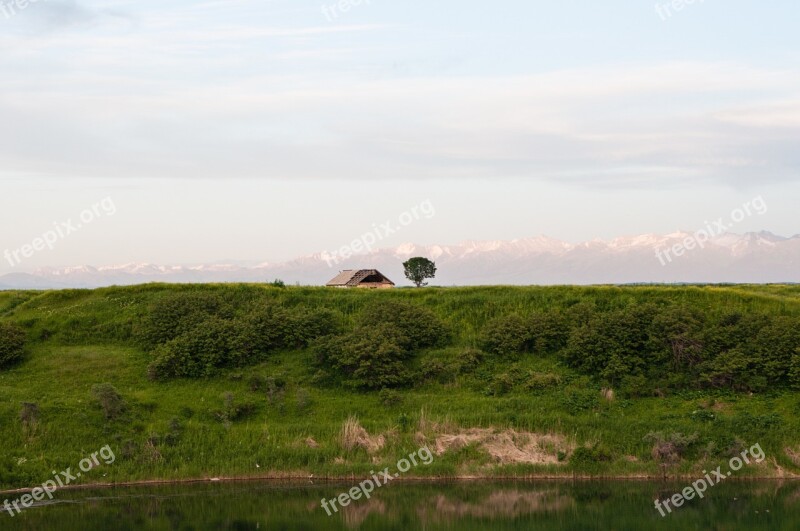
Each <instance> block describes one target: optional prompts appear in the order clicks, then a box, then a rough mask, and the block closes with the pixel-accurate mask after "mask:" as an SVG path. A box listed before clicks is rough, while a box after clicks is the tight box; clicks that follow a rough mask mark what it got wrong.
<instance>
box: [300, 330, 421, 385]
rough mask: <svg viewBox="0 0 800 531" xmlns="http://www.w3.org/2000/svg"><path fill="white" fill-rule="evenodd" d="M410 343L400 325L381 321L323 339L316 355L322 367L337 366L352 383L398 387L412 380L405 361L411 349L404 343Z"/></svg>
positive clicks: (335, 367) (349, 383)
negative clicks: (374, 324)
mask: <svg viewBox="0 0 800 531" xmlns="http://www.w3.org/2000/svg"><path fill="white" fill-rule="evenodd" d="M408 343H409V341H408V339H407V337H406V336H405V335H404V334H403V333H401V332H400V331H399V330H398V329H397V328H395V327H394V326H392V325H388V324H381V325H378V326H375V327H359V328H357V329H355V330H354V331H352V332H350V333H347V334H344V335H341V336H336V337H330V338H325V339H322V340H321V341H320V342H319V344H318V345H317V347H316V355H317V361H318V363H319V364H320V365H321V366H322V367H325V368H327V367H331V368H333V369H335V370H336V371H338V372H339V373H340V374H342V375H344V377H345V383H346V384H348V385H350V386H352V387H355V388H358V389H382V388H384V387H398V386H401V385H405V384H407V383H409V381H410V380H411V372H410V370H409V368H408V366H407V364H406V363H405V362H406V360H408V359H409V358H410V357H411V353H410V352H409V351H408V350H406V349H405V348H403V347H402V346H401V345H407V344H408Z"/></svg>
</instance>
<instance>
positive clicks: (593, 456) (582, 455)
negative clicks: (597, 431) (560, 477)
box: [569, 444, 612, 470]
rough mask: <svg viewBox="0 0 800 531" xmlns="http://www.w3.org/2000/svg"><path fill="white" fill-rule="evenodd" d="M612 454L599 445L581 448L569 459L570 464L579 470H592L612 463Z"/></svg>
mask: <svg viewBox="0 0 800 531" xmlns="http://www.w3.org/2000/svg"><path fill="white" fill-rule="evenodd" d="M611 459H612V456H611V453H610V452H609V451H608V450H606V449H605V448H602V447H601V446H600V445H599V444H594V445H592V446H579V447H578V448H576V449H575V451H574V452H572V455H571V456H570V458H569V462H570V464H572V466H574V467H575V468H576V469H578V470H590V469H593V468H597V467H599V466H600V465H602V464H603V463H608V462H609V461H611Z"/></svg>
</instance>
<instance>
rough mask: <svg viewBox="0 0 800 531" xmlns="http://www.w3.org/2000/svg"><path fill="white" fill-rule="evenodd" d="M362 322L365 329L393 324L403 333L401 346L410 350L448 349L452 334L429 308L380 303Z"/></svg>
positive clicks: (363, 313)
mask: <svg viewBox="0 0 800 531" xmlns="http://www.w3.org/2000/svg"><path fill="white" fill-rule="evenodd" d="M360 322H361V323H362V324H363V326H364V327H365V328H368V327H382V326H384V325H386V324H389V323H390V324H391V325H393V326H394V327H396V328H397V330H398V331H399V332H400V336H401V337H400V338H398V341H399V345H400V346H401V347H403V348H404V349H407V350H412V351H413V350H419V349H422V348H431V347H439V346H444V345H445V344H446V343H447V340H448V339H449V338H450V331H449V330H448V328H447V327H446V325H445V324H444V323H443V322H442V321H441V319H439V318H438V317H437V316H436V315H435V314H434V313H433V312H431V311H430V310H428V309H427V308H423V307H421V306H416V305H413V304H409V303H406V302H398V301H380V302H376V303H372V304H370V305H369V306H367V307H366V308H365V309H364V311H363V312H362V313H361V319H360Z"/></svg>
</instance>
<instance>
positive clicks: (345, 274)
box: [326, 269, 394, 289]
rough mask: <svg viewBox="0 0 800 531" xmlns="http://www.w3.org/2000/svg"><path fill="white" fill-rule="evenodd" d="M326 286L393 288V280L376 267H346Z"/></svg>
mask: <svg viewBox="0 0 800 531" xmlns="http://www.w3.org/2000/svg"><path fill="white" fill-rule="evenodd" d="M326 286H328V287H331V288H367V289H387V288H393V287H394V282H392V281H391V280H389V279H388V278H386V277H385V276H384V275H383V273H381V272H380V271H378V270H377V269H346V270H344V271H342V272H341V273H339V274H338V275H336V276H335V277H334V278H333V280H331V281H330V282H328V283H327V284H326Z"/></svg>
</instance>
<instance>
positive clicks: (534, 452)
mask: <svg viewBox="0 0 800 531" xmlns="http://www.w3.org/2000/svg"><path fill="white" fill-rule="evenodd" d="M472 444H477V445H478V446H479V447H480V448H481V449H483V450H484V451H485V452H487V453H488V454H489V455H490V456H491V457H492V459H494V461H495V462H497V463H500V464H504V465H506V464H519V463H523V464H535V465H542V464H558V463H559V461H558V452H564V453H567V452H568V451H569V450H571V445H569V444H568V443H567V441H566V439H565V438H564V437H563V436H561V435H549V434H548V435H545V434H538V433H529V432H519V431H516V430H512V429H508V430H502V431H500V430H496V429H493V428H470V429H465V430H460V431H458V432H457V433H442V434H438V435H437V436H436V439H435V443H434V448H435V449H434V452H435V453H436V455H442V454H443V453H445V452H447V451H451V450H459V449H461V448H464V447H465V446H469V445H472Z"/></svg>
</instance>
